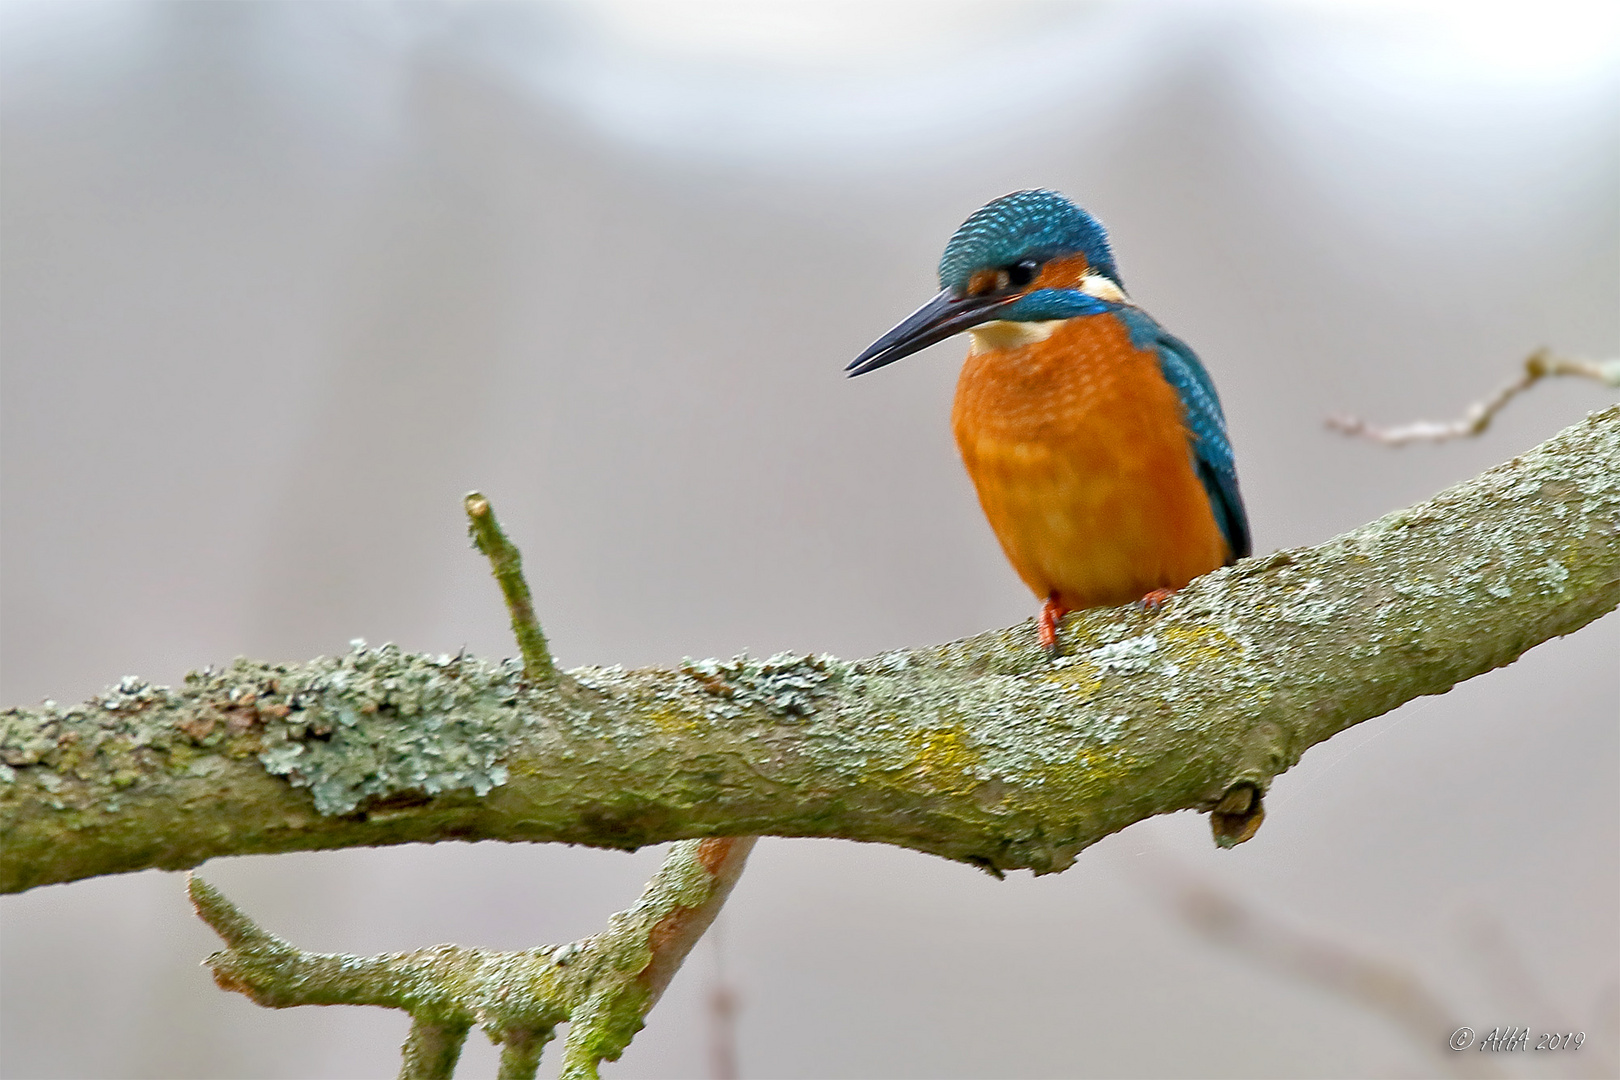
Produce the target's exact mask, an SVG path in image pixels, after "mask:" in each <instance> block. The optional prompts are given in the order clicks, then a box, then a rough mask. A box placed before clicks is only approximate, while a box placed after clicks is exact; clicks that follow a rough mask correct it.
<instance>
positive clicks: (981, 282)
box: [967, 270, 1000, 296]
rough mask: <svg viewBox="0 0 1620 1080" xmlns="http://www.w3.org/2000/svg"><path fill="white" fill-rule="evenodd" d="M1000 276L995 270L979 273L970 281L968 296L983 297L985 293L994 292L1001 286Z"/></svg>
mask: <svg viewBox="0 0 1620 1080" xmlns="http://www.w3.org/2000/svg"><path fill="white" fill-rule="evenodd" d="M999 276H1000V274H999V273H998V272H997V271H995V270H980V271H978V272H977V273H975V274H974V275H973V276H972V277H971V278H969V279H968V287H967V291H968V295H969V296H983V295H984V294H985V293H987V292H991V291H993V290H994V289H995V288H996V287H997V286H998V285H999V284H1000V282H999V281H998V280H997V278H998V277H999Z"/></svg>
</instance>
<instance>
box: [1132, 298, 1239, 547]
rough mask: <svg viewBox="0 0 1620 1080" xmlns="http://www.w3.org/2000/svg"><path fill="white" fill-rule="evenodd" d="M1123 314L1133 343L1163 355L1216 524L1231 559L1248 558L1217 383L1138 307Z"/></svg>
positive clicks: (1181, 344)
mask: <svg viewBox="0 0 1620 1080" xmlns="http://www.w3.org/2000/svg"><path fill="white" fill-rule="evenodd" d="M1118 314H1119V317H1120V318H1121V319H1123V320H1124V322H1125V325H1126V327H1127V328H1129V330H1130V332H1131V344H1133V345H1135V346H1136V347H1137V348H1139V349H1149V348H1151V349H1153V350H1154V351H1156V352H1157V353H1158V354H1159V370H1160V371H1162V372H1163V373H1164V378H1165V381H1166V382H1168V383H1169V384H1170V385H1171V386H1173V387H1175V390H1176V393H1177V394H1178V395H1179V396H1180V397H1181V405H1182V408H1183V409H1185V410H1186V421H1187V432H1188V434H1189V435H1190V436H1191V441H1192V455H1193V466H1194V468H1195V469H1197V472H1198V479H1199V480H1200V481H1202V483H1203V485H1204V491H1205V492H1206V493H1207V494H1208V495H1209V505H1210V509H1212V510H1214V511H1215V522H1216V524H1218V525H1219V526H1220V527H1221V533H1222V534H1223V535H1224V536H1225V537H1226V545H1227V547H1228V548H1230V549H1231V552H1232V558H1233V559H1234V560H1237V559H1242V558H1245V557H1247V556H1248V554H1249V552H1250V550H1251V545H1250V540H1249V517H1248V514H1246V513H1245V512H1244V509H1243V493H1242V492H1241V491H1239V490H1238V478H1237V462H1236V460H1235V459H1234V458H1233V456H1232V441H1231V439H1229V438H1228V437H1227V434H1226V414H1225V413H1223V412H1222V411H1221V399H1220V397H1219V396H1218V395H1217V394H1216V393H1215V383H1214V382H1213V381H1211V379H1210V377H1209V372H1207V371H1205V370H1204V365H1203V364H1202V363H1200V362H1199V360H1198V356H1197V354H1196V353H1194V352H1193V351H1192V349H1190V348H1188V347H1187V343H1186V342H1184V341H1182V340H1181V339H1180V338H1178V337H1176V336H1174V335H1173V334H1170V333H1167V332H1166V331H1165V330H1164V328H1163V327H1161V326H1160V325H1159V324H1158V323H1156V322H1154V321H1153V318H1152V317H1151V316H1149V315H1148V314H1147V313H1145V312H1143V311H1141V310H1140V309H1138V308H1121V309H1120V310H1119V312H1118Z"/></svg>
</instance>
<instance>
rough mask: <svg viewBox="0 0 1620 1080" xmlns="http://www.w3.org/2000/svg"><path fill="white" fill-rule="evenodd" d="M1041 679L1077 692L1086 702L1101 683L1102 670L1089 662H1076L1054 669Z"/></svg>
mask: <svg viewBox="0 0 1620 1080" xmlns="http://www.w3.org/2000/svg"><path fill="white" fill-rule="evenodd" d="M1042 678H1044V679H1045V680H1046V681H1047V682H1055V683H1061V684H1062V685H1064V686H1067V687H1069V688H1070V689H1071V690H1076V691H1078V692H1079V693H1080V695H1081V697H1083V698H1085V699H1086V700H1087V701H1090V700H1091V696H1092V695H1093V694H1095V693H1096V692H1097V688H1098V687H1100V686H1102V682H1103V680H1102V669H1101V668H1099V667H1098V666H1097V665H1096V664H1093V663H1092V662H1091V661H1090V660H1077V661H1075V662H1073V663H1070V664H1066V665H1064V666H1063V667H1060V668H1054V669H1052V671H1050V672H1048V673H1047V674H1045V675H1043V676H1042Z"/></svg>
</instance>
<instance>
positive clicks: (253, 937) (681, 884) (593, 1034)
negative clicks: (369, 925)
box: [190, 838, 754, 1080]
mask: <svg viewBox="0 0 1620 1080" xmlns="http://www.w3.org/2000/svg"><path fill="white" fill-rule="evenodd" d="M753 844H754V841H753V839H752V838H746V839H730V838H726V839H710V840H690V841H685V842H682V843H679V844H676V845H675V846H674V847H673V848H671V849H670V853H669V855H668V856H666V857H665V859H664V862H663V865H662V866H660V867H659V870H658V873H657V874H656V875H654V877H653V879H652V881H650V882H649V883H648V884H647V888H646V890H645V891H644V892H643V893H642V896H641V899H640V900H638V901H637V902H636V904H635V906H634V907H631V908H629V909H628V910H626V911H621V912H619V913H618V914H617V915H614V916H613V917H612V918H611V919H609V920H608V927H607V929H606V930H605V931H603V932H602V933H600V934H596V935H594V936H592V937H588V938H584V939H583V940H580V941H576V942H570V943H568V944H566V945H561V946H547V947H544V948H538V949H529V950H525V951H523V952H497V951H494V950H490V949H468V948H462V947H460V946H456V945H439V946H436V947H434V948H431V949H422V950H419V951H417V952H412V953H391V954H385V955H381V956H369V957H359V956H343V955H336V954H322V953H307V952H304V951H302V950H300V949H297V948H294V947H293V946H292V945H289V944H288V943H286V942H285V941H282V940H281V939H280V938H276V937H273V936H271V935H270V934H268V933H266V932H265V931H264V930H262V929H260V928H259V927H258V926H256V925H255V924H254V923H253V922H252V920H250V919H249V918H248V917H247V916H246V915H244V914H242V912H240V911H238V910H237V909H236V908H235V907H234V906H233V905H232V904H231V903H230V901H228V900H226V899H225V898H224V897H223V896H221V895H220V894H219V892H218V891H216V890H215V889H214V888H212V887H211V886H209V885H208V884H207V883H205V882H204V881H203V880H202V879H200V878H198V877H195V876H193V877H192V878H191V882H190V890H191V900H192V903H193V904H194V905H195V906H196V908H197V914H198V915H200V916H201V917H202V918H203V920H204V921H206V922H207V923H208V925H210V926H212V927H213V928H214V930H215V931H216V932H217V933H218V934H219V936H220V937H221V938H223V939H224V940H225V944H226V946H227V947H226V949H225V950H224V951H223V952H218V953H215V954H214V955H213V956H211V957H209V958H208V965H209V967H211V968H212V969H213V972H214V981H215V982H217V983H218V984H219V985H220V987H221V988H223V989H225V990H233V991H236V992H238V993H242V994H246V995H247V996H248V997H250V998H252V999H253V1000H254V1001H256V1002H258V1003H259V1004H260V1005H266V1006H270V1007H272V1008H286V1007H289V1006H293V1005H381V1006H385V1007H388V1008H394V1009H403V1010H404V1011H406V1012H408V1013H410V1014H411V1017H412V1025H411V1034H410V1037H409V1038H408V1039H407V1040H406V1042H405V1047H404V1061H403V1065H402V1068H401V1072H400V1075H401V1077H403V1078H420V1080H429V1078H438V1077H448V1076H451V1075H453V1074H454V1071H455V1066H456V1061H457V1059H458V1058H459V1057H460V1054H461V1045H462V1042H463V1040H464V1039H465V1037H466V1034H467V1032H468V1030H469V1029H470V1028H471V1027H472V1026H473V1025H474V1024H477V1025H478V1026H480V1027H482V1028H483V1029H484V1031H485V1032H486V1033H487V1034H488V1035H489V1037H490V1039H491V1040H492V1041H494V1042H497V1043H499V1044H500V1045H501V1072H500V1075H501V1077H502V1078H503V1080H518V1078H522V1077H532V1076H534V1074H535V1070H536V1067H537V1066H538V1064H539V1062H540V1051H541V1049H542V1048H543V1047H544V1046H545V1044H546V1043H547V1042H549V1041H550V1039H551V1037H552V1033H553V1031H554V1029H555V1028H556V1026H557V1025H558V1024H560V1023H563V1022H565V1021H566V1022H567V1023H568V1037H567V1039H566V1041H565V1043H564V1046H563V1061H562V1072H561V1075H562V1076H564V1077H578V1078H584V1077H595V1076H596V1075H597V1065H598V1063H600V1062H601V1061H604V1060H608V1061H614V1060H617V1059H618V1057H619V1055H620V1054H621V1053H623V1052H624V1049H625V1047H627V1046H629V1045H630V1039H631V1037H632V1036H634V1035H635V1033H636V1032H637V1031H640V1030H641V1027H642V1023H643V1018H644V1017H645V1016H646V1014H647V1011H648V1010H649V1009H651V1008H652V1007H653V1005H654V1004H655V1003H657V1001H658V998H659V996H660V995H661V994H662V993H663V992H664V988H665V987H666V986H668V985H669V980H670V978H671V977H672V976H673V975H674V973H675V971H676V970H677V969H678V968H679V967H680V965H681V961H682V960H684V959H685V958H686V954H687V953H688V952H690V951H691V948H692V946H693V945H694V944H696V942H697V940H698V938H700V937H702V935H703V931H704V930H705V929H707V927H708V925H709V923H710V922H712V921H713V920H714V916H715V913H716V912H718V911H719V910H720V907H721V905H722V904H724V903H725V900H726V896H727V894H728V893H730V891H731V887H732V886H733V885H734V884H735V883H736V881H737V878H738V876H739V875H740V874H741V873H742V869H743V864H744V862H745V861H746V860H747V858H748V852H749V850H750V849H751V848H752V847H753Z"/></svg>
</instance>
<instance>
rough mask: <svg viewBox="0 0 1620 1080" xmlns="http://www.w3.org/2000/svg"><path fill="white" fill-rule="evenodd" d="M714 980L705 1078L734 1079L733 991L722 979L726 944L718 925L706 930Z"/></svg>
mask: <svg viewBox="0 0 1620 1080" xmlns="http://www.w3.org/2000/svg"><path fill="white" fill-rule="evenodd" d="M709 946H710V948H711V949H712V950H713V953H714V982H713V984H712V985H711V986H710V988H709V1080H737V993H736V991H735V990H733V989H732V986H731V983H730V981H729V980H728V979H727V978H726V945H725V935H724V934H722V933H721V925H720V924H719V923H716V924H715V926H714V927H713V928H712V929H711V930H710V931H709Z"/></svg>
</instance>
